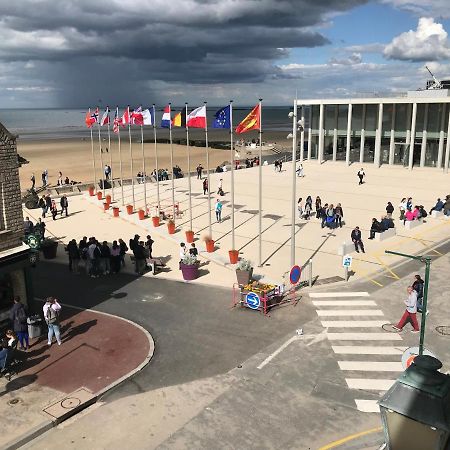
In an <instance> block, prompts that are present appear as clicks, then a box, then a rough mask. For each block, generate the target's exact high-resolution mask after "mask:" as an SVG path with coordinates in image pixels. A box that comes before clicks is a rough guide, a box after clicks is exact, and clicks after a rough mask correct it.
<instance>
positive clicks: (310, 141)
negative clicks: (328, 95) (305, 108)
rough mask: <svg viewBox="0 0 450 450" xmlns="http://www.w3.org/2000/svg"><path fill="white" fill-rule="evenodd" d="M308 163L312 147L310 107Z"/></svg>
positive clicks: (310, 106) (310, 113)
mask: <svg viewBox="0 0 450 450" xmlns="http://www.w3.org/2000/svg"><path fill="white" fill-rule="evenodd" d="M308 130H309V131H308V161H309V160H310V159H311V146H312V105H309V129H308Z"/></svg>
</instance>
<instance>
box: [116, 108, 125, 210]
mask: <svg viewBox="0 0 450 450" xmlns="http://www.w3.org/2000/svg"><path fill="white" fill-rule="evenodd" d="M116 111H117V120H119V107H117V109H116ZM120 125H121V124H120V123H118V124H117V138H118V140H119V171H120V190H121V193H122V206H124V205H125V200H124V196H123V166H122V151H121V147H120Z"/></svg>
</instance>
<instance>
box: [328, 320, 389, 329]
mask: <svg viewBox="0 0 450 450" xmlns="http://www.w3.org/2000/svg"><path fill="white" fill-rule="evenodd" d="M320 322H321V324H322V326H323V327H324V328H367V327H369V328H371V327H375V328H380V327H382V326H383V325H384V324H385V323H386V321H385V320H321V321H320Z"/></svg>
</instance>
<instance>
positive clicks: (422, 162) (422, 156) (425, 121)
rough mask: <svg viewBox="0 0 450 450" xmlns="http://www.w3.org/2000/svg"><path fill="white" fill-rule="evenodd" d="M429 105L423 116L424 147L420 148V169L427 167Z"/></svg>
mask: <svg viewBox="0 0 450 450" xmlns="http://www.w3.org/2000/svg"><path fill="white" fill-rule="evenodd" d="M429 106H430V105H429V104H428V103H427V104H425V112H424V116H423V131H422V145H421V147H420V167H423V166H425V153H426V151H427V128H428V108H429Z"/></svg>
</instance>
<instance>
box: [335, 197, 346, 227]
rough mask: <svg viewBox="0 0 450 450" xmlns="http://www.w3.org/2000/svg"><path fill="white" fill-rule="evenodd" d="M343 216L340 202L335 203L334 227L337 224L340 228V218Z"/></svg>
mask: <svg viewBox="0 0 450 450" xmlns="http://www.w3.org/2000/svg"><path fill="white" fill-rule="evenodd" d="M343 218H344V210H343V209H342V206H341V204H340V203H338V204H337V205H336V208H334V221H335V223H336V228H337V227H338V226H339V228H342V219H343Z"/></svg>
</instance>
